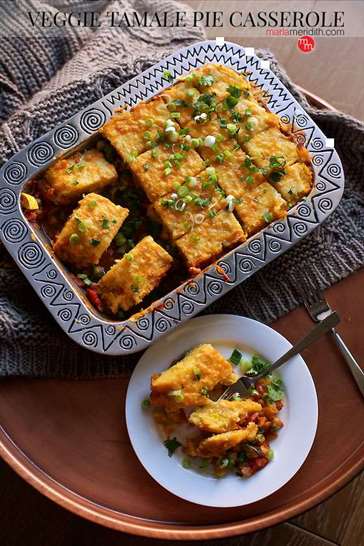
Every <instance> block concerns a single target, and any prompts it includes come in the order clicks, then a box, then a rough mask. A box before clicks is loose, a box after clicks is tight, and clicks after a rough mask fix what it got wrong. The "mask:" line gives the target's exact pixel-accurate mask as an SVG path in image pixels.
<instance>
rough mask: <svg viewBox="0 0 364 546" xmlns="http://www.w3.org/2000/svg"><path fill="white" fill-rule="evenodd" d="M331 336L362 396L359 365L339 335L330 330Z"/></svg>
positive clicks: (363, 381)
mask: <svg viewBox="0 0 364 546" xmlns="http://www.w3.org/2000/svg"><path fill="white" fill-rule="evenodd" d="M332 334H333V336H334V340H335V343H336V345H337V346H338V347H339V349H340V351H341V354H342V355H343V357H344V359H345V362H346V363H347V365H348V366H349V369H350V371H351V373H352V376H353V378H354V379H355V382H356V384H357V385H358V388H359V390H360V392H361V393H362V395H363V396H364V371H363V370H362V369H361V368H360V366H359V364H358V363H357V361H356V360H355V358H354V357H353V355H352V354H351V352H350V351H349V349H348V347H347V346H346V344H345V343H344V340H343V338H342V337H341V336H340V334H338V333H337V331H336V330H335V328H333V329H332Z"/></svg>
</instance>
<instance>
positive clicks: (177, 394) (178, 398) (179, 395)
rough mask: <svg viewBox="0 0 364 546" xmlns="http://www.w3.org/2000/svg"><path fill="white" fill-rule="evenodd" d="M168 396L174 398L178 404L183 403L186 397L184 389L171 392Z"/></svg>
mask: <svg viewBox="0 0 364 546" xmlns="http://www.w3.org/2000/svg"><path fill="white" fill-rule="evenodd" d="M168 396H170V397H171V398H174V399H175V400H176V402H182V401H183V399H184V397H185V395H184V393H183V389H175V390H173V391H169V393H168Z"/></svg>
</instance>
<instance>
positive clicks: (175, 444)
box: [163, 436, 182, 457]
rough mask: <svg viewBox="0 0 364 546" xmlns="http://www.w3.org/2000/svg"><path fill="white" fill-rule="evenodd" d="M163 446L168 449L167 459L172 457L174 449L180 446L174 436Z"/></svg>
mask: <svg viewBox="0 0 364 546" xmlns="http://www.w3.org/2000/svg"><path fill="white" fill-rule="evenodd" d="M163 444H164V446H165V447H166V448H167V449H168V457H172V455H173V453H174V452H175V451H176V449H177V448H179V447H180V446H181V445H182V444H181V443H180V442H179V441H178V440H177V438H176V437H175V436H174V438H168V439H167V440H166V441H165V442H163Z"/></svg>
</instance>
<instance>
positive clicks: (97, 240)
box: [90, 239, 101, 246]
mask: <svg viewBox="0 0 364 546" xmlns="http://www.w3.org/2000/svg"><path fill="white" fill-rule="evenodd" d="M100 242H101V241H99V239H90V245H92V246H98V245H99V244H100Z"/></svg>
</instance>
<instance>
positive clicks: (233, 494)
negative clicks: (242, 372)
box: [126, 315, 318, 508]
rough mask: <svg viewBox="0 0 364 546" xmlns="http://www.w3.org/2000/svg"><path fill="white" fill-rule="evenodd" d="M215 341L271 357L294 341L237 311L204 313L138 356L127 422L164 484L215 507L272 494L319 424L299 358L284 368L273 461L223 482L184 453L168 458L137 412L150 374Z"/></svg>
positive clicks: (145, 415)
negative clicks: (185, 460)
mask: <svg viewBox="0 0 364 546" xmlns="http://www.w3.org/2000/svg"><path fill="white" fill-rule="evenodd" d="M200 343H212V344H213V345H214V346H215V347H216V348H217V349H218V350H219V351H220V352H221V353H222V354H223V355H224V356H226V357H228V356H230V354H231V352H232V350H233V348H234V347H237V348H240V349H242V350H243V351H244V352H247V353H251V354H252V353H259V354H261V355H262V356H264V357H266V358H268V359H269V360H275V359H277V358H278V357H279V356H281V355H282V354H283V353H285V352H286V351H287V350H288V349H289V348H290V347H291V346H292V345H291V344H290V343H289V341H287V340H286V339H285V338H284V337H283V336H281V335H280V334H278V333H277V332H275V331H274V330H272V328H269V327H268V326H266V325H264V324H262V323H260V322H257V321H255V320H252V319H248V318H245V317H239V316H235V315H209V316H204V317H198V318H195V319H192V320H190V321H189V322H187V323H186V324H184V325H183V326H181V327H180V328H178V329H177V330H175V331H174V332H172V333H171V334H169V335H168V336H166V337H163V338H162V339H160V340H159V341H157V342H156V343H155V344H154V345H153V346H152V347H150V348H149V349H148V350H147V351H146V352H145V353H144V355H143V356H142V358H141V359H140V360H139V362H138V364H137V366H136V368H135V370H134V372H133V375H132V377H131V379H130V383H129V387H128V392H127V397H126V423H127V427H128V432H129V436H130V441H131V443H132V446H133V448H134V450H135V453H136V455H137V457H138V458H139V460H140V462H141V463H142V465H143V466H144V468H145V469H146V470H147V471H148V472H149V474H150V475H151V476H152V477H153V478H154V479H155V480H156V481H157V482H158V483H159V484H160V485H162V486H163V487H164V488H165V489H167V490H168V491H170V492H171V493H174V494H175V495H177V496H178V497H181V498H182V499H185V500H188V501H191V502H194V503H197V504H202V505H204V506H214V507H221V508H223V507H224V508H225V507H233V506H243V505H245V504H250V503H252V502H256V501H258V500H260V499H262V498H264V497H267V496H268V495H271V494H272V493H274V492H275V491H277V490H278V489H279V488H280V487H282V486H283V485H284V484H285V483H287V482H288V481H289V480H290V479H291V478H292V477H293V476H294V475H295V474H296V472H297V471H298V470H299V469H300V467H301V466H302V464H303V463H304V461H305V459H306V457H307V455H308V454H309V451H310V449H311V446H312V444H313V441H314V438H315V434H316V428H317V415H318V408H317V396H316V390H315V386H314V383H313V380H312V377H311V374H310V372H309V370H308V368H307V366H306V364H305V362H304V360H303V359H302V357H300V356H296V357H294V358H293V359H292V360H291V361H290V362H289V364H286V365H285V366H283V367H282V368H281V376H282V379H283V381H284V384H285V387H286V406H285V407H284V408H283V410H282V411H281V412H280V417H281V418H282V420H283V422H284V427H283V428H282V429H281V430H280V431H279V433H278V437H277V439H275V440H274V441H273V442H272V448H273V450H274V459H273V461H272V462H270V463H269V464H268V465H267V466H266V467H265V468H264V469H263V470H261V471H259V472H257V473H256V474H254V476H252V477H251V478H248V479H243V478H240V477H238V476H235V475H228V476H225V477H224V478H222V479H217V478H214V477H213V476H208V475H203V474H200V473H198V472H196V471H195V470H192V469H186V468H184V467H183V466H182V464H181V459H182V456H181V455H180V454H177V452H180V451H181V449H178V450H177V451H176V452H175V454H174V455H173V457H168V453H167V450H166V448H165V447H164V445H163V443H162V440H161V437H160V434H159V432H158V429H157V427H156V426H155V424H154V421H153V418H152V416H151V412H150V411H148V410H144V409H142V406H141V403H142V401H143V400H144V399H145V398H146V397H148V396H149V394H150V377H151V375H152V374H153V373H156V372H161V371H163V370H165V369H166V368H167V367H168V366H169V365H170V363H171V362H172V361H173V360H175V359H176V358H178V357H179V356H180V355H181V354H183V353H184V352H185V351H187V350H189V349H191V348H192V347H194V346H196V345H198V344H200Z"/></svg>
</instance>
